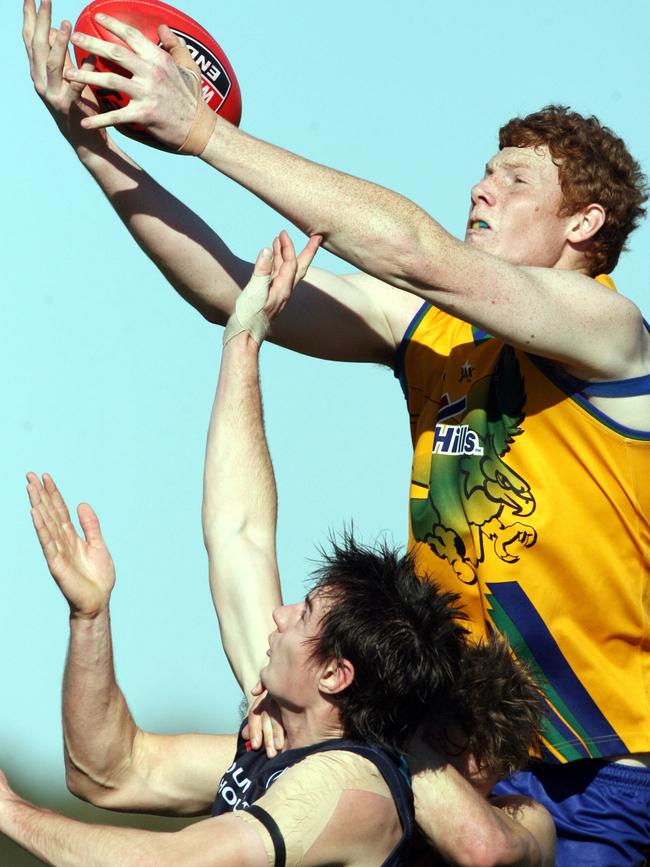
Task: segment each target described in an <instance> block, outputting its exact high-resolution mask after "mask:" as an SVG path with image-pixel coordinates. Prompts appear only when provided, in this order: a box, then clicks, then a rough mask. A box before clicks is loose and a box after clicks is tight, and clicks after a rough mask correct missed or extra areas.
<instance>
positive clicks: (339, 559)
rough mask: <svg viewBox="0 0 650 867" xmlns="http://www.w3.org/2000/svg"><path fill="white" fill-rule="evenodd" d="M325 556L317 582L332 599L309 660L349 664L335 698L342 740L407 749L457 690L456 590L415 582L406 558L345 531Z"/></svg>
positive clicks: (460, 644) (460, 642) (459, 634)
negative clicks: (348, 679)
mask: <svg viewBox="0 0 650 867" xmlns="http://www.w3.org/2000/svg"><path fill="white" fill-rule="evenodd" d="M321 554H322V564H321V565H320V566H319V567H318V568H317V570H316V572H315V573H314V576H313V577H314V587H315V588H317V589H318V592H319V593H320V594H322V595H323V597H324V598H325V600H327V603H329V604H327V603H326V605H325V606H324V614H323V615H322V618H321V621H320V628H319V634H318V636H316V637H315V638H313V639H311V642H312V650H311V657H312V660H313V661H314V662H317V663H319V664H323V663H325V662H327V661H328V660H330V659H348V660H349V661H350V662H351V663H352V664H353V665H354V670H355V675H354V679H353V681H352V683H351V684H350V685H349V686H348V687H347V688H346V689H345V690H343V691H342V692H340V693H337V694H336V695H334V696H333V697H332V700H333V701H334V702H335V703H336V704H337V705H338V709H339V713H340V718H341V724H342V727H343V730H344V732H345V735H346V737H349V738H353V739H354V740H360V741H366V742H370V743H375V744H378V745H380V746H382V747H384V748H385V749H388V750H391V751H397V750H401V749H404V747H405V746H406V743H407V741H408V740H409V739H410V737H411V736H412V735H413V734H414V733H415V731H416V729H417V728H418V726H419V725H420V724H421V723H422V722H423V721H424V719H425V718H426V717H427V716H428V715H429V714H430V713H432V712H434V713H435V712H436V709H437V708H438V709H440V710H442V709H443V708H445V707H446V706H447V705H448V703H449V702H450V697H451V695H452V691H453V690H454V689H455V683H456V682H457V679H458V676H459V670H460V666H461V661H462V659H463V654H464V652H465V647H466V636H467V631H466V629H465V628H464V627H463V625H462V623H461V621H462V620H464V619H465V614H464V612H463V611H462V610H461V609H459V608H457V607H456V604H457V601H458V596H457V595H456V594H453V593H443V592H441V591H440V590H439V589H438V587H437V586H436V585H435V584H433V583H432V582H430V581H420V580H419V579H418V577H417V575H416V573H415V569H414V567H413V559H412V557H411V556H410V555H406V556H400V555H399V553H398V552H396V551H395V550H393V549H391V548H389V547H388V546H387V545H386V544H384V543H381V544H379V545H377V546H376V547H372V548H371V547H366V546H364V545H361V544H359V543H358V542H357V541H356V540H355V539H354V537H353V536H352V534H351V533H350V532H346V533H344V534H343V537H342V538H341V540H340V541H337V540H336V539H332V540H331V551H327V552H324V551H322V552H321Z"/></svg>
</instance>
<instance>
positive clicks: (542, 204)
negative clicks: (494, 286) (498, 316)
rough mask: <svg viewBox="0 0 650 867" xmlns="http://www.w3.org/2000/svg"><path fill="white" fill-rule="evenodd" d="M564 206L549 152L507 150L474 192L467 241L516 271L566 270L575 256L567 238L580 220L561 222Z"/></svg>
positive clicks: (570, 218) (493, 162)
mask: <svg viewBox="0 0 650 867" xmlns="http://www.w3.org/2000/svg"><path fill="white" fill-rule="evenodd" d="M561 205H562V190H561V188H560V181H559V174H558V168H557V166H556V165H555V163H554V162H553V159H552V158H551V155H550V153H549V150H548V148H547V147H544V146H540V147H536V148H515V147H508V148H504V149H503V150H502V151H499V153H498V154H496V155H495V156H494V157H492V159H491V160H490V161H489V162H488V164H487V166H486V170H485V175H484V177H483V178H482V180H481V181H479V183H477V184H476V185H475V186H474V187H473V188H472V203H471V207H470V212H469V218H468V222H467V231H466V233H465V241H466V242H467V243H468V244H471V245H472V246H475V247H477V248H479V249H481V250H484V251H485V252H486V253H492V254H493V255H495V256H499V257H500V258H502V259H505V260H506V261H507V262H511V263H512V264H513V265H535V266H540V267H546V268H558V267H559V268H561V267H564V266H565V263H567V265H568V262H567V260H568V258H572V257H573V256H574V255H575V251H573V250H572V249H571V247H570V245H569V244H568V241H567V238H568V235H569V233H570V230H571V228H572V227H573V226H575V222H576V218H575V215H574V216H562V217H560V216H558V212H559V211H560V208H561Z"/></svg>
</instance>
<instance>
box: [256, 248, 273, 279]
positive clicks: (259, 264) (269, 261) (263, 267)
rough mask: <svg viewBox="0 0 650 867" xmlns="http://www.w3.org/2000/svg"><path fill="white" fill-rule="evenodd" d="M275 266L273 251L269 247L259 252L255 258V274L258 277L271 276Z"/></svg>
mask: <svg viewBox="0 0 650 867" xmlns="http://www.w3.org/2000/svg"><path fill="white" fill-rule="evenodd" d="M272 266H273V251H272V250H271V249H270V248H269V247H264V248H263V249H262V250H260V252H259V253H258V254H257V259H256V260H255V268H254V269H253V274H254V275H255V276H256V277H269V276H270V275H271V268H272Z"/></svg>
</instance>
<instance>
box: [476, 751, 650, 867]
mask: <svg viewBox="0 0 650 867" xmlns="http://www.w3.org/2000/svg"><path fill="white" fill-rule="evenodd" d="M492 794H493V795H527V796H528V797H530V798H534V799H535V800H536V801H539V802H540V804H543V805H544V806H545V807H546V809H547V810H548V811H549V813H550V814H551V816H552V817H553V820H554V822H555V827H556V829H557V860H556V864H557V865H558V867H582V865H584V867H587V865H589V867H643V865H644V864H646V859H649V860H648V861H647V863H648V864H650V768H643V767H634V766H630V765H620V764H614V763H612V762H604V761H601V760H600V759H584V760H582V761H577V762H570V763H569V764H566V765H550V764H545V763H543V762H535V763H534V764H533V766H532V767H531V769H530V770H528V771H521V772H520V773H518V774H514V775H513V776H512V777H509V778H508V779H507V780H503V781H502V782H500V783H498V784H497V785H496V786H495V787H494V789H493V791H492Z"/></svg>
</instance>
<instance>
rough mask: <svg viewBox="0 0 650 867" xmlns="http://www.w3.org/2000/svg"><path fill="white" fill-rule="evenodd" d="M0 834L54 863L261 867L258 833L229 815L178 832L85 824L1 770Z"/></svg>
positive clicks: (66, 866) (72, 866)
mask: <svg viewBox="0 0 650 867" xmlns="http://www.w3.org/2000/svg"><path fill="white" fill-rule="evenodd" d="M0 834H5V835H6V836H7V837H9V838H10V839H12V840H14V842H16V843H17V844H18V845H19V846H22V847H23V848H24V849H26V850H27V851H28V852H31V853H32V854H33V855H35V856H36V857H37V858H38V859H40V860H41V861H43V862H44V863H47V864H53V865H54V867H79V865H83V867H178V865H183V867H232V865H234V864H236V865H238V867H266V865H267V864H268V860H267V857H266V853H265V851H264V845H263V843H262V839H261V837H260V835H259V834H258V833H257V831H256V830H255V829H254V828H251V827H249V826H247V825H245V824H244V822H241V821H240V820H239V819H237V818H236V817H235V816H234V815H233V814H228V815H226V816H219V817H217V818H215V819H205V820H204V821H202V822H197V823H196V824H194V825H191V826H190V827H188V828H185V829H184V830H182V831H177V832H175V833H161V832H155V831H143V830H140V829H137V828H116V827H110V826H106V825H88V824H85V823H83V822H77V821H75V820H74V819H69V818H68V817H67V816H62V815H61V814H59V813H53V812H51V811H50V810H46V809H44V808H42V807H37V806H35V805H34V804H30V803H29V802H28V801H25V800H24V799H23V798H21V797H20V796H19V795H17V794H16V793H15V792H14V791H13V790H12V789H11V787H10V786H9V783H8V782H7V779H6V777H5V775H4V774H3V773H2V771H0Z"/></svg>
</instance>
